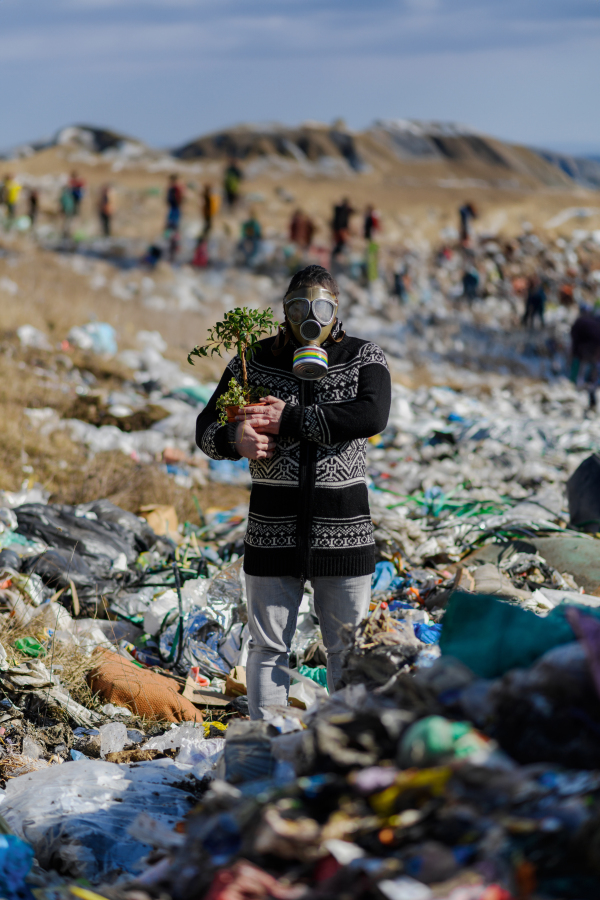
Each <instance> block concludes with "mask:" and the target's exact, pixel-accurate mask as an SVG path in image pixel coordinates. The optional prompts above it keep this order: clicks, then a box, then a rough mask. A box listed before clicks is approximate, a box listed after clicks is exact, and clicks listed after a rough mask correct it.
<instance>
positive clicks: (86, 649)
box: [0, 148, 600, 900]
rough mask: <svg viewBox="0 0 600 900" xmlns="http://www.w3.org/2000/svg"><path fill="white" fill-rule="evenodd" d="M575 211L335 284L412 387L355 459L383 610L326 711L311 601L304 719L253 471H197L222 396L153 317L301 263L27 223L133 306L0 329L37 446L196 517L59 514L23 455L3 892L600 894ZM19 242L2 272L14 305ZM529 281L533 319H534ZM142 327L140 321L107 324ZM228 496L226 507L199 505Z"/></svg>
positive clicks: (593, 489)
mask: <svg viewBox="0 0 600 900" xmlns="http://www.w3.org/2000/svg"><path fill="white" fill-rule="evenodd" d="M121 149H123V148H121ZM89 152H90V153H92V150H90V151H89ZM119 152H121V151H119ZM127 153H128V154H129V153H130V150H127ZM132 159H133V156H132ZM159 162H160V160H159ZM151 163H152V165H154V164H155V163H156V160H154V161H151ZM133 164H134V163H133V162H132V163H131V165H132V166H133ZM149 164H150V163H149ZM169 164H170V163H169ZM128 165H129V164H128ZM348 177H350V176H348ZM54 187H56V185H54ZM278 187H279V188H280V187H281V186H278ZM277 196H281V197H284V195H283V193H282V191H281V190H280V191H279V194H277ZM257 202H259V201H257ZM287 202H289V201H288V200H286V199H285V198H284V199H282V201H281V203H282V208H284V209H286V210H287V207H285V206H284V203H287ZM553 202H555V203H558V200H555V201H553ZM565 204H566V200H565ZM584 212H585V209H583V211H582V210H581V209H579V208H572V207H567V208H566V209H565V210H564V211H563V213H560V212H558V213H555V211H554V212H553V215H554V218H550V214H549V217H548V222H547V223H546V224H547V228H545V230H544V229H541V228H537V229H534V228H533V226H531V225H530V224H528V223H527V222H522V223H521V227H520V229H519V230H518V231H517V232H516V233H515V234H513V235H512V236H510V237H507V236H503V235H502V233H501V229H500V228H497V229H495V230H494V229H489V233H482V234H481V235H480V236H478V237H477V239H474V240H473V241H471V242H470V243H469V245H468V246H464V245H460V244H458V243H457V235H456V234H455V233H454V230H453V229H451V228H449V227H447V228H445V229H442V231H439V232H438V237H437V239H436V241H435V242H434V241H429V240H425V239H424V238H423V236H422V235H421V236H418V235H414V236H413V237H410V236H406V232H403V234H404V235H405V236H404V237H403V239H402V241H399V240H397V239H392V238H390V239H389V240H387V241H386V240H382V242H381V248H380V250H381V253H380V257H379V267H378V269H377V271H376V272H375V275H376V277H374V278H371V277H369V276H368V273H367V272H366V270H365V261H364V254H363V253H362V250H361V251H360V252H359V251H355V250H354V249H353V248H352V247H351V248H350V250H349V252H348V255H347V258H346V259H345V261H343V262H342V263H340V267H339V268H340V270H339V272H336V277H337V279H338V281H339V284H340V287H341V303H340V310H341V317H342V319H343V322H344V327H345V328H346V330H347V331H348V332H349V333H350V334H357V335H360V336H361V337H366V338H369V339H372V340H375V341H376V342H377V343H379V344H380V345H381V346H382V347H383V349H384V351H385V353H386V356H387V358H388V361H389V364H390V368H391V371H392V380H393V396H392V409H391V414H390V419H389V423H388V425H387V427H386V429H385V430H384V431H383V432H382V433H381V434H379V435H375V436H373V437H372V438H371V439H370V440H369V442H368V448H367V461H368V488H369V499H370V507H371V512H372V518H373V521H374V525H375V540H376V548H377V565H376V571H375V573H374V575H373V578H372V585H371V604H370V608H369V613H368V616H367V617H366V618H365V620H364V621H362V622H361V623H360V624H359V626H358V627H357V628H356V629H355V630H354V631H352V632H348V633H346V634H345V644H346V649H345V652H344V658H343V680H344V682H345V686H344V687H343V688H342V689H341V690H339V691H337V692H336V693H334V694H331V695H330V694H329V693H328V690H327V680H326V675H325V672H326V669H325V664H326V654H325V649H324V646H323V642H322V636H321V633H320V631H319V623H318V619H317V617H316V615H315V610H314V603H313V594H312V589H311V586H310V584H307V585H306V587H305V592H304V596H303V599H302V604H301V606H300V611H299V620H298V628H297V631H296V634H295V636H294V640H293V644H292V653H291V656H290V660H289V672H290V675H291V680H292V686H291V689H290V704H289V706H287V707H285V708H283V707H282V708H271V709H270V710H269V712H268V715H267V717H266V719H265V720H263V721H260V722H256V721H251V720H250V719H249V716H248V702H247V697H246V671H245V665H246V661H247V654H248V641H249V634H248V628H247V607H246V595H245V584H244V573H243V552H244V544H243V538H244V533H245V529H246V522H247V515H248V503H247V497H248V493H247V488H248V486H249V485H250V476H249V471H248V465H247V462H246V461H243V460H242V461H239V462H231V461H228V460H221V461H215V460H209V459H208V458H207V457H205V456H204V454H203V453H202V452H201V451H200V450H199V449H198V448H197V447H196V445H195V422H196V418H197V416H198V414H199V412H200V411H201V410H202V409H203V407H204V405H205V404H206V402H207V401H208V399H209V398H210V396H211V394H212V392H213V390H214V387H215V380H214V379H215V378H216V377H217V376H216V374H214V375H213V374H207V372H208V370H205V369H203V370H199V369H191V368H189V367H187V366H185V365H180V363H179V362H177V361H175V358H174V357H175V354H174V353H173V352H172V344H171V343H170V342H169V341H168V340H167V339H166V337H165V336H164V335H163V331H162V330H158V326H157V325H156V322H157V321H158V320H159V317H163V320H164V321H165V329H164V331H165V334H166V332H167V324H166V320H167V319H169V317H175V316H178V315H182V316H184V315H185V316H187V317H189V318H187V319H186V320H185V321H186V322H194V323H201V324H202V323H205V322H206V321H208V319H207V318H206V317H209V318H211V320H214V317H215V314H216V313H217V314H220V311H221V310H223V309H228V308H230V307H232V306H234V305H235V304H236V303H238V302H239V303H241V302H242V301H243V302H244V303H246V302H247V303H248V304H250V305H252V306H256V307H266V306H268V305H271V306H273V308H274V309H277V308H278V307H277V303H278V302H279V300H280V298H281V296H282V295H283V291H284V286H285V284H286V282H287V280H289V274H290V271H292V270H293V268H294V266H295V265H296V263H297V259H296V257H295V256H294V253H295V251H294V249H293V248H290V246H289V242H288V241H287V240H286V239H285V238H284V237H282V236H281V235H280V234H279V235H278V234H270V235H269V237H268V239H265V240H264V241H263V242H262V245H261V248H260V253H258V254H257V256H256V258H255V259H254V261H253V262H252V263H251V264H248V265H244V266H242V265H241V264H240V263H239V260H238V259H237V258H236V256H235V254H236V252H237V251H236V247H237V243H236V239H235V238H234V237H233V236H232V234H233V232H231V233H227V232H225V230H223V231H222V232H217V233H216V234H214V235H213V236H212V237H211V238H210V240H209V241H208V252H209V256H210V259H211V265H210V266H207V267H206V268H200V269H198V268H197V267H193V266H192V265H190V262H191V259H192V254H193V251H194V248H195V246H196V241H197V235H196V234H195V233H194V234H192V232H191V231H190V234H186V233H184V234H183V236H182V242H181V259H180V261H179V262H178V263H177V265H175V266H173V267H172V268H171V269H169V270H166V269H165V268H164V266H166V264H164V265H163V267H162V268H161V266H160V265H159V266H157V268H156V269H155V270H154V269H150V268H148V266H147V265H146V267H144V266H142V264H140V263H139V256H140V241H139V240H138V239H133V238H129V237H122V238H118V239H115V240H112V239H111V241H108V240H103V239H93V238H86V237H85V236H82V237H81V239H78V240H77V242H74V241H72V240H66V239H63V238H61V237H60V235H58V234H57V233H56V231H54V232H53V231H52V229H50V228H49V229H47V230H46V231H44V230H43V229H42V231H40V232H39V235H38V239H39V241H40V247H41V250H40V252H43V253H44V254H47V256H45V257H44V259H45V260H46V265H47V266H48V268H49V269H52V272H54V273H56V272H59V270H60V273H62V274H65V273H66V274H65V277H66V276H67V275H68V278H69V279H72V281H73V283H75V284H76V285H77V291H78V292H79V293H80V294H82V295H83V294H84V293H85V292H90V296H94V297H100V296H102V295H103V294H102V292H106V294H107V295H109V296H110V298H111V300H110V302H111V303H112V304H114V305H113V307H111V308H112V309H113V310H114V309H117V311H118V314H116V313H115V315H114V316H113V317H112V318H111V321H110V322H109V321H102V320H101V319H100V318H98V317H97V316H96V315H95V314H94V315H91V314H89V313H88V314H87V316H86V315H83V313H82V312H81V310H82V309H83V308H84V307H83V306H82V307H81V308H80V307H78V310H79V311H78V314H77V319H76V321H75V320H74V319H73V317H71V318H69V320H68V324H66V323H67V317H65V318H64V320H60V321H59V322H58V324H56V323H54V327H52V328H51V327H50V326H49V325H48V326H47V327H45V328H41V327H38V326H39V325H40V320H39V319H38V318H35V317H32V319H31V321H27V322H21V323H20V324H19V325H18V327H17V328H15V330H14V333H11V334H10V335H8V336H7V335H5V334H4V335H3V336H2V342H3V343H2V350H3V354H4V355H5V357H6V358H7V359H9V358H10V359H13V360H14V361H15V365H17V366H19V369H20V371H21V372H22V373H25V372H26V373H27V375H28V377H30V378H31V382H32V385H33V387H32V390H31V396H32V402H31V404H30V405H28V406H27V407H26V408H25V409H24V419H23V423H24V424H23V431H24V433H26V435H27V436H28V439H30V440H31V441H37V442H39V445H40V446H42V447H44V446H46V445H50V444H52V442H56V445H57V446H59V447H61V448H62V447H63V446H66V443H65V444H63V443H61V442H67V441H68V442H71V444H72V445H73V446H75V447H76V448H78V450H79V452H81V453H82V457H77V459H78V460H79V459H80V458H81V459H83V458H85V459H86V460H87V461H90V460H94V459H96V458H102V457H103V455H107V454H115V455H114V456H111V457H110V459H111V465H113V466H118V462H115V460H116V459H117V457H118V458H119V459H121V460H122V461H123V463H125V462H128V463H132V464H134V465H135V466H136V467H137V468H136V471H147V472H150V473H154V472H156V471H159V472H160V474H161V476H164V478H165V479H166V480H167V482H168V483H169V484H172V485H175V486H176V487H177V488H178V489H179V490H181V491H185V492H187V494H188V495H189V496H190V497H193V498H194V501H193V502H194V505H195V514H194V516H193V517H192V516H189V517H188V518H185V517H184V516H182V515H179V514H178V512H177V509H176V508H175V505H174V504H173V503H169V502H164V498H162V499H161V498H157V497H152V498H150V499H148V497H146V498H145V499H144V500H143V501H142V502H140V503H138V504H137V505H135V506H131V508H129V507H128V508H124V507H125V506H126V505H127V504H125V503H123V505H119V504H118V503H116V502H114V499H115V498H114V494H113V493H111V494H110V496H111V497H112V500H111V499H108V498H107V495H108V493H109V492H108V491H106V492H104V493H103V492H102V491H100V492H99V493H98V494H97V495H92V497H90V496H89V494H88V495H87V497H86V499H85V501H83V502H75V501H73V502H69V503H67V502H64V498H62V499H61V498H60V496H59V492H57V493H54V492H53V489H52V487H51V486H50V485H49V484H47V483H46V481H45V480H44V479H42V480H40V481H38V480H37V474H36V473H34V467H33V466H32V465H31V460H30V459H29V457H27V456H26V454H24V451H22V456H21V458H20V462H19V466H20V471H21V470H22V475H23V479H24V480H23V482H22V484H21V482H20V480H19V483H17V482H15V483H14V484H13V486H12V489H10V490H9V489H6V490H3V491H0V686H1V692H0V895H1V896H2V897H6V898H7V900H13V898H18V900H31V897H34V898H35V900H67V898H70V897H72V896H75V897H79V898H81V900H96V898H106V900H128V898H129V900H159V898H160V900H204V898H207V900H242V898H244V900H261V898H265V900H266V898H270V897H274V898H280V900H298V898H301V897H305V898H307V900H313V898H314V900H317V898H319V900H325V898H328V897H331V898H337V897H344V898H347V900H350V898H356V900H363V898H377V900H385V898H387V900H429V898H431V900H527V898H530V900H546V898H557V900H596V898H597V897H598V895H599V885H600V866H599V862H598V859H599V856H598V847H599V846H600V845H599V837H598V835H599V834H600V765H599V762H598V760H599V758H600V757H599V754H600V556H599V554H598V546H599V545H598V532H599V530H600V528H599V526H598V523H599V522H600V455H598V454H599V452H600V419H598V417H597V414H596V412H595V381H594V378H595V376H594V372H593V371H591V369H590V362H592V360H590V359H586V358H582V359H580V360H579V362H578V366H579V368H577V366H573V365H572V363H573V361H574V360H573V358H572V356H573V354H572V352H571V351H572V347H571V328H572V326H573V324H574V322H575V321H577V320H580V319H582V318H583V319H586V320H589V319H593V320H595V316H596V307H597V303H598V297H599V294H598V292H599V290H600V274H599V273H600V232H598V231H597V230H594V229H593V228H591V227H590V228H589V229H587V230H584V229H583V228H579V229H578V228H576V229H574V230H572V231H569V234H566V232H565V235H564V236H563V233H562V232H560V231H557V229H560V228H561V227H562V226H563V225H564V223H565V222H566V221H568V220H570V219H571V218H575V219H576V220H578V219H586V217H588V218H591V216H592V214H593V213H590V214H589V216H588V214H587V213H585V215H584ZM561 216H562V218H560V217H561ZM434 218H435V216H434ZM559 219H560V221H559ZM398 222H399V219H398ZM398 222H396V224H398ZM438 224H440V223H438ZM577 224H581V223H580V222H579V223H577ZM436 228H437V225H436ZM410 230H411V229H410V227H409V226H407V231H408V232H409V231H410ZM20 240H21V238H20V237H19V236H18V235H17V236H15V235H14V234H10V235H9V236H8V237H7V239H6V248H7V249H5V250H3V253H4V252H5V254H6V258H7V259H8V260H9V261H10V262H11V266H10V271H9V270H8V268H7V271H9V274H10V277H8V275H6V276H2V278H0V290H1V291H2V292H3V294H5V295H6V296H7V297H10V298H18V299H22V298H24V296H25V295H26V294H27V290H26V289H25V288H24V287H23V286H22V285H23V284H24V283H25V275H24V273H23V269H24V267H25V263H26V262H27V256H26V251H25V250H22V247H23V246H25V245H22V244H19V241H20ZM23 240H24V239H23ZM27 252H28V251H27ZM20 254H21V255H20ZM315 258H316V257H315ZM318 258H319V259H321V257H318ZM136 259H137V260H138V262H136V261H135V260H136ZM232 259H233V260H234V262H233V263H231V260H232ZM3 260H4V257H3ZM311 261H312V260H311ZM3 264H4V263H3ZM7 267H8V263H7ZM473 269H476V270H477V288H476V291H475V293H474V294H473V293H471V294H468V293H467V291H466V290H465V284H466V282H465V273H466V271H467V270H468V271H470V270H473ZM534 273H538V274H540V275H541V276H542V277H543V279H544V284H545V290H546V294H547V308H546V310H545V319H544V324H543V327H538V328H534V327H526V326H524V325H523V324H522V321H521V320H522V313H523V307H524V303H525V295H526V291H527V279H528V278H529V277H530V276H531V275H532V274H534ZM371 274H372V273H371ZM23 302H25V301H23ZM86 302H87V301H86ZM132 308H134V309H135V310H136V311H137V313H139V316H140V318H142V319H145V318H147V319H148V326H147V327H144V328H140V327H138V326H139V323H140V318H138V319H136V322H137V325H136V327H133V326H132V327H131V328H129V329H128V328H127V327H125V325H123V324H122V323H123V322H127V321H128V320H127V319H126V316H127V315H129V312H128V311H129V310H130V309H132ZM86 309H87V307H86ZM94 309H95V307H94ZM123 311H125V312H123ZM121 314H122V316H123V318H121ZM107 318H108V317H107ZM32 321H35V322H36V323H37V324H35V325H34V324H32ZM132 321H133V317H132ZM111 323H112V324H111ZM119 323H120V324H119ZM194 327H195V328H196V329H199V328H200V325H198V324H195V325H194ZM202 327H203V324H202ZM190 343H191V341H190ZM179 349H181V348H179ZM188 349H189V348H188ZM179 357H180V358H183V357H182V354H181V353H180V354H179ZM128 471H129V470H128ZM34 475H35V477H34ZM73 477H74V478H75V477H76V476H75V475H74V476H73ZM19 484H20V486H19ZM221 489H223V491H224V492H223V493H222V494H218V495H216V496H219V497H230V496H234V495H235V496H236V497H237V499H236V501H235V502H234V501H231V502H229V501H227V502H218V503H216V504H214V505H213V504H212V503H208V502H207V503H204V502H202V503H201V502H200V501H199V500H198V496H201V497H202V496H205V495H203V494H202V491H214V490H221ZM225 490H231V491H232V492H233V493H232V494H231V495H230V494H227V493H225ZM196 492H198V496H197V495H196ZM236 492H237V493H236ZM206 496H208V494H206ZM210 496H213V495H212V494H211V495H210ZM192 518H193V521H192Z"/></svg>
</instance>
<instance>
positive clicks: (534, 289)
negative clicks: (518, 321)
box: [523, 275, 546, 328]
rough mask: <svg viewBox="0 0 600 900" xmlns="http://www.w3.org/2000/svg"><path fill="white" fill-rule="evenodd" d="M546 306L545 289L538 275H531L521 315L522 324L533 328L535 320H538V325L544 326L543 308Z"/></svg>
mask: <svg viewBox="0 0 600 900" xmlns="http://www.w3.org/2000/svg"><path fill="white" fill-rule="evenodd" d="M545 307H546V291H545V290H544V286H543V284H542V282H541V279H540V278H539V276H538V275H533V276H532V277H531V278H530V279H529V287H528V290H527V297H526V299H525V313H524V315H523V325H524V326H525V327H526V328H527V327H529V326H530V327H531V328H533V327H534V326H535V320H536V319H539V320H540V327H541V328H543V327H544V309H545Z"/></svg>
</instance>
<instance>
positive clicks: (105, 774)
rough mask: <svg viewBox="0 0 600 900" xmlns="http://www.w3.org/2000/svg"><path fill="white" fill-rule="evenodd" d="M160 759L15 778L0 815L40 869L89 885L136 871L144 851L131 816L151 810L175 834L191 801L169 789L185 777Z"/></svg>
mask: <svg viewBox="0 0 600 900" xmlns="http://www.w3.org/2000/svg"><path fill="white" fill-rule="evenodd" d="M160 762H164V760H157V761H156V762H150V763H141V764H138V765H136V766H134V767H131V768H129V767H125V766H118V765H115V764H114V763H107V762H103V761H101V760H81V761H77V762H70V763H69V764H68V765H62V766H51V767H49V768H46V769H41V770H39V771H37V772H32V773H30V774H25V775H21V776H19V778H13V779H11V780H10V781H9V782H8V784H7V787H6V790H5V791H2V793H0V813H1V814H2V816H3V817H4V818H5V819H6V821H7V822H8V824H9V825H10V827H11V828H12V829H13V830H14V831H15V833H16V834H17V835H18V836H19V837H20V838H22V839H23V840H26V841H29V843H30V844H31V845H32V847H33V850H34V852H35V856H36V858H37V859H38V861H39V863H40V865H41V866H43V867H44V868H46V869H50V868H57V869H59V870H60V871H62V872H65V873H68V874H69V875H71V876H73V877H83V878H88V879H89V880H90V881H91V882H93V883H94V882H98V881H101V880H113V879H115V878H116V877H118V876H119V875H120V874H121V873H122V872H130V873H132V874H137V873H138V872H140V871H141V870H142V868H143V865H142V859H143V857H144V856H146V855H147V854H148V852H149V850H150V847H149V846H148V845H145V844H141V843H139V842H138V841H136V840H135V839H134V838H132V837H131V836H130V835H129V834H128V831H127V829H128V827H129V826H130V825H131V823H132V822H133V821H134V820H135V818H136V817H137V815H138V814H139V813H140V812H145V811H147V812H150V813H151V814H152V816H153V818H154V819H157V820H158V821H159V822H161V823H162V824H163V825H164V826H165V827H167V828H170V829H173V828H174V827H175V825H176V823H177V822H178V821H179V820H180V819H181V818H183V816H184V815H185V814H186V813H187V812H188V811H189V809H190V806H191V805H192V802H193V798H192V797H191V796H190V795H189V794H187V793H186V792H185V791H183V790H181V789H180V788H179V787H176V786H175V785H176V784H181V783H182V780H183V779H184V778H185V775H183V776H182V772H181V771H180V770H177V769H176V768H174V767H173V766H172V765H170V766H169V767H165V766H160V765H157V763H160ZM0 884H1V882H0Z"/></svg>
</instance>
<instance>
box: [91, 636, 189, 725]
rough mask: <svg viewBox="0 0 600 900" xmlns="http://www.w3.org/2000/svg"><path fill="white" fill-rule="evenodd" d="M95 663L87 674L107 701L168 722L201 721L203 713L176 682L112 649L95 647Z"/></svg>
mask: <svg viewBox="0 0 600 900" xmlns="http://www.w3.org/2000/svg"><path fill="white" fill-rule="evenodd" d="M94 661H95V666H94V668H93V669H91V670H90V672H89V673H88V676H87V680H88V684H89V686H90V688H91V689H92V691H93V692H94V693H95V694H96V693H97V694H100V696H101V697H103V698H104V700H106V702H107V703H113V704H114V705H115V706H125V707H127V709H130V710H131V711H132V712H134V713H136V714H137V715H138V716H145V717H146V718H147V719H158V720H166V721H169V722H194V721H196V722H201V721H202V713H201V712H200V710H198V709H196V707H195V706H194V704H193V703H190V701H189V700H187V699H186V698H185V697H182V696H181V694H179V693H177V682H176V681H173V680H172V679H171V678H165V676H164V675H157V673H156V672H150V670H148V669H140V668H139V666H136V665H135V664H134V663H132V662H129V661H128V660H127V659H124V657H122V656H118V654H116V653H112V652H111V651H110V650H100V649H99V650H96V651H95V653H94Z"/></svg>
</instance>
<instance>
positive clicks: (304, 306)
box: [285, 298, 310, 325]
mask: <svg viewBox="0 0 600 900" xmlns="http://www.w3.org/2000/svg"><path fill="white" fill-rule="evenodd" d="M285 311H286V313H287V317H288V319H289V320H290V322H292V323H293V324H294V325H299V324H300V322H304V320H305V319H306V318H307V317H308V314H309V312H310V301H309V300H304V299H300V298H296V299H295V300H290V301H289V303H288V304H287V305H286V307H285Z"/></svg>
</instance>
